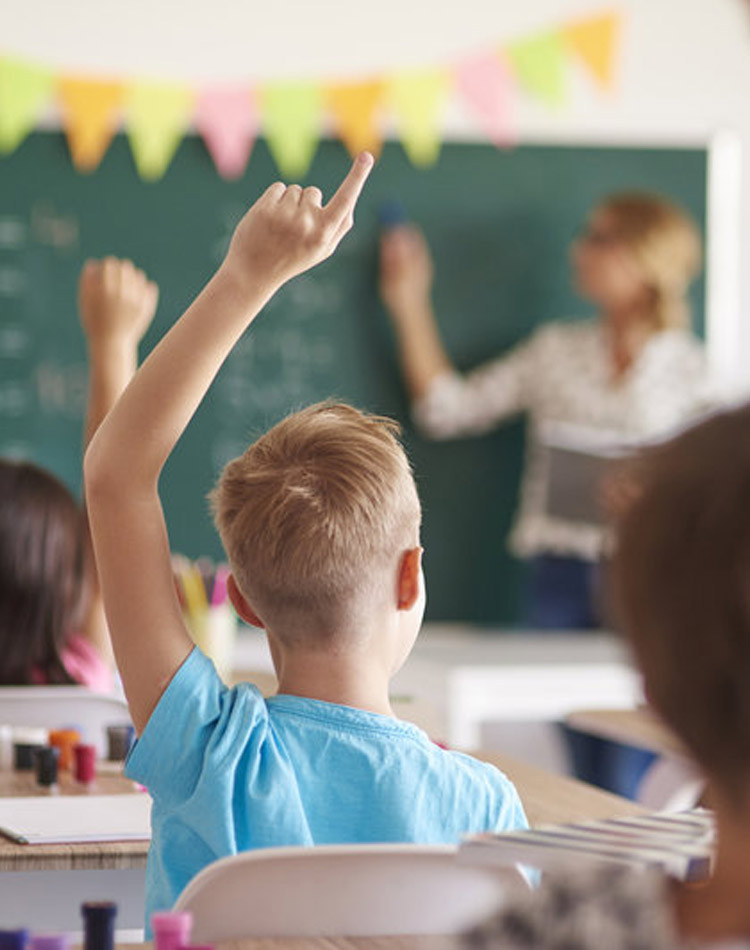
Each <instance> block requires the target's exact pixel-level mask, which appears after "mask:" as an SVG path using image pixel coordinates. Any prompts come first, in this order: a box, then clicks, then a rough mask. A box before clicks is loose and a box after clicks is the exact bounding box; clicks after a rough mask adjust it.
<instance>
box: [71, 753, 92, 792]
mask: <svg viewBox="0 0 750 950" xmlns="http://www.w3.org/2000/svg"><path fill="white" fill-rule="evenodd" d="M73 756H74V759H75V778H76V782H80V783H81V784H82V785H90V784H91V783H92V782H93V781H94V779H95V778H96V746H94V745H83V744H82V743H79V744H78V745H75V746H73Z"/></svg>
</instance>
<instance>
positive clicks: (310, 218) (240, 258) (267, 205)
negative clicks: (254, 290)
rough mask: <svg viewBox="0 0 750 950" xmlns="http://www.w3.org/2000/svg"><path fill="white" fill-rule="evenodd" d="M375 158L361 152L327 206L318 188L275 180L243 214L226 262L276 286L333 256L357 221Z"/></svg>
mask: <svg viewBox="0 0 750 950" xmlns="http://www.w3.org/2000/svg"><path fill="white" fill-rule="evenodd" d="M373 163H374V161H373V158H372V156H371V155H370V154H369V153H368V152H362V153H361V154H360V155H358V156H357V158H355V160H354V162H353V163H352V167H351V169H350V170H349V173H348V175H347V176H346V178H345V179H344V180H343V182H342V183H341V185H340V186H339V189H338V191H337V192H336V194H335V195H334V196H333V197H332V198H331V200H330V201H329V202H328V204H327V205H324V204H323V195H322V193H321V191H320V189H319V188H315V187H312V188H302V187H300V185H284V184H283V182H275V183H274V184H273V185H271V186H270V187H269V188H267V189H266V191H265V192H264V194H263V195H261V197H260V198H259V199H258V200H257V201H256V202H255V204H254V205H253V206H252V207H251V208H250V210H249V211H248V212H247V214H246V215H245V216H244V217H243V218H242V220H241V221H240V223H239V224H238V225H237V228H236V230H235V232H234V236H233V237H232V241H231V244H230V247H229V252H228V254H227V259H226V261H225V266H226V267H227V268H228V269H229V270H230V271H231V273H232V274H233V276H234V278H235V279H237V280H239V281H240V282H243V281H246V282H247V283H248V284H249V285H256V284H257V282H258V281H259V280H261V281H262V282H263V283H264V284H266V285H267V286H269V287H270V288H273V289H276V287H279V286H281V284H283V283H285V282H286V281H287V280H289V279H290V278H292V277H294V276H295V275H296V274H301V273H302V272H303V271H306V270H309V269H310V268H311V267H314V266H315V265H316V264H319V263H320V262H321V261H323V260H325V259H326V258H327V257H330V255H331V254H333V252H334V251H335V249H336V247H337V245H338V243H339V241H340V240H341V239H342V238H343V237H344V235H345V234H346V233H347V232H348V231H349V230H350V228H351V227H352V224H353V223H354V208H355V206H356V204H357V199H358V198H359V195H360V192H361V191H362V188H363V186H364V183H365V181H366V180H367V176H368V175H369V174H370V171H371V170H372V167H373Z"/></svg>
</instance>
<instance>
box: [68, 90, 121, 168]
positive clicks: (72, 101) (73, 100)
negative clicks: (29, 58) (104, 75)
mask: <svg viewBox="0 0 750 950" xmlns="http://www.w3.org/2000/svg"><path fill="white" fill-rule="evenodd" d="M57 93H58V97H59V99H60V107H61V109H62V115H63V125H64V127H65V135H66V136H67V139H68V148H69V149H70V154H71V156H72V158H73V164H74V165H75V167H76V168H77V169H78V170H79V171H83V172H90V171H93V170H94V169H95V168H96V167H97V166H98V165H99V163H100V162H101V160H102V158H103V157H104V153H105V152H106V151H107V148H108V147H109V143H110V142H111V141H112V136H113V135H114V133H115V129H116V128H117V120H118V110H119V108H120V106H121V105H122V99H123V93H124V90H123V87H122V85H121V84H120V83H118V82H102V81H99V80H94V79H81V78H77V77H73V76H66V77H64V78H63V79H61V80H60V81H59V83H58V86H57Z"/></svg>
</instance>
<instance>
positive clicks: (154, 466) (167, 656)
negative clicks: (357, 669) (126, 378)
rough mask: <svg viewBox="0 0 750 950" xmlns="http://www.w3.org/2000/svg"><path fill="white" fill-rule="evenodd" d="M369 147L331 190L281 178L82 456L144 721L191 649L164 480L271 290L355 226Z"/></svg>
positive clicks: (99, 554) (125, 666)
mask: <svg viewBox="0 0 750 950" xmlns="http://www.w3.org/2000/svg"><path fill="white" fill-rule="evenodd" d="M371 167H372V158H371V156H369V155H367V154H366V153H365V154H363V155H360V156H359V157H358V158H357V159H356V160H355V162H354V164H353V165H352V168H351V171H350V172H349V174H348V176H347V177H346V179H345V180H344V182H343V183H342V184H341V186H340V188H339V190H338V191H337V192H336V194H335V195H334V197H333V198H332V199H331V201H330V202H329V203H328V204H327V205H326V206H325V207H323V206H322V205H321V194H320V191H319V190H318V189H317V188H307V189H305V190H304V191H303V190H302V189H301V188H300V187H299V186H298V185H291V186H289V187H286V186H284V185H283V184H282V183H281V182H277V183H276V184H274V185H271V187H270V188H269V189H268V190H267V191H266V192H265V194H264V195H263V196H262V197H261V198H260V199H259V200H258V201H257V202H256V203H255V204H254V205H253V206H252V208H250V210H249V211H248V212H247V214H246V215H245V217H244V218H243V219H242V221H240V223H239V225H238V226H237V229H236V231H235V233H234V236H233V238H232V242H231V245H230V248H229V252H228V254H227V257H226V259H225V260H224V262H223V263H222V265H221V266H220V268H219V270H218V271H217V273H216V274H215V275H214V276H213V277H212V278H211V280H210V281H209V283H208V284H207V285H206V287H205V288H204V289H203V291H201V293H200V294H199V295H198V297H197V298H196V300H195V301H194V302H193V304H192V305H191V306H190V307H189V308H188V310H187V311H186V312H185V314H184V315H183V316H182V317H181V319H180V320H179V321H178V322H177V323H176V324H175V325H174V327H173V328H172V329H171V330H170V332H169V333H168V334H167V335H166V336H165V337H164V339H163V340H162V341H161V343H159V345H158V346H157V347H156V348H155V349H154V351H153V352H152V353H151V355H150V356H149V358H148V359H147V360H146V361H145V363H144V364H143V366H142V367H141V369H140V370H139V371H138V373H137V374H136V376H135V378H134V379H133V381H132V382H131V384H130V385H129V386H128V388H127V390H126V391H125V393H124V394H123V396H122V398H121V399H120V401H119V402H118V403H117V405H116V406H115V408H114V409H113V410H112V411H111V412H110V414H109V416H108V417H107V419H106V420H105V422H104V423H103V424H102V425H101V426H100V428H99V430H98V432H97V434H96V435H95V437H94V439H93V440H92V442H91V445H90V447H89V450H88V452H87V453H86V460H85V476H86V495H87V502H88V506H89V517H90V520H91V530H92V536H93V539H94V550H95V552H96V559H97V564H98V569H99V577H100V581H101V585H102V591H103V594H104V604H105V608H106V611H107V619H108V621H109V628H110V632H111V635H112V641H113V645H114V649H115V656H116V658H117V664H118V667H119V669H120V674H121V676H122V680H123V684H124V686H125V692H126V695H127V698H128V703H129V705H130V711H131V715H132V717H133V722H134V723H135V726H136V729H137V730H138V731H139V732H141V731H142V730H143V728H144V726H145V725H146V723H147V721H148V718H149V716H150V714H151V712H152V710H153V708H154V706H155V705H156V703H157V701H158V700H159V697H160V696H161V694H162V692H163V691H164V689H165V688H166V686H167V684H168V683H169V681H170V680H171V678H172V676H173V675H174V674H175V672H176V671H177V670H178V668H179V667H180V665H181V664H182V663H183V661H184V660H185V658H186V657H187V655H188V653H189V652H190V650H191V649H192V641H191V639H190V636H189V634H188V631H187V629H186V628H185V624H184V622H183V620H182V615H181V612H180V607H179V604H178V602H177V598H176V594H175V590H174V585H173V580H172V569H171V563H170V553H169V542H168V539H167V532H166V527H165V523H164V515H163V512H162V509H161V504H160V502H159V496H158V493H157V482H158V479H159V474H160V472H161V469H162V467H163V466H164V463H165V462H166V460H167V457H168V456H169V453H170V452H171V451H172V448H173V447H174V445H175V443H176V442H177V440H178V439H179V437H180V435H181V434H182V432H183V430H184V429H185V427H186V426H187V424H188V422H189V421H190V418H191V417H192V415H193V413H194V412H195V410H196V409H197V408H198V406H199V404H200V402H201V400H202V399H203V396H204V395H205V393H206V390H207V389H208V387H209V386H210V384H211V382H212V380H213V379H214V377H215V375H216V373H217V372H218V370H219V368H220V367H221V364H222V363H223V361H224V360H225V359H226V357H227V356H228V354H229V353H230V351H231V349H232V347H233V346H234V344H235V343H236V342H237V340H238V339H239V338H240V336H241V335H242V333H243V332H244V331H245V329H246V328H247V327H248V326H249V324H250V323H251V322H252V320H253V318H254V317H255V316H256V315H257V313H258V312H259V311H260V309H261V308H262V307H263V306H264V304H265V303H266V302H267V301H268V300H269V299H270V297H271V296H272V295H273V294H274V293H275V292H276V290H278V288H279V287H280V286H281V285H282V284H284V283H285V282H286V281H287V280H289V279H290V278H291V277H294V276H295V275H296V274H299V273H302V272H303V271H305V270H308V269H309V268H311V267H313V266H314V265H315V264H317V263H319V262H320V261H322V260H324V259H325V258H327V257H329V256H330V255H331V254H332V253H333V251H334V250H335V248H336V246H337V244H338V243H339V241H340V240H341V238H342V237H343V236H344V235H345V234H346V233H347V231H348V230H349V229H350V228H351V226H352V223H353V213H354V207H355V205H356V202H357V198H358V196H359V193H360V191H361V190H362V187H363V185H364V182H365V179H366V178H367V176H368V174H369V172H370V169H371Z"/></svg>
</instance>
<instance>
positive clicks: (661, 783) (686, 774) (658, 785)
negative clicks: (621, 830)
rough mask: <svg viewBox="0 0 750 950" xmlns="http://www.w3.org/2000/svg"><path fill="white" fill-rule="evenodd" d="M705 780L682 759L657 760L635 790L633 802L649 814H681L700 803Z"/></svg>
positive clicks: (660, 758) (678, 757) (690, 763)
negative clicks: (679, 812)
mask: <svg viewBox="0 0 750 950" xmlns="http://www.w3.org/2000/svg"><path fill="white" fill-rule="evenodd" d="M705 790H706V780H705V778H704V777H703V776H702V775H701V774H700V772H699V771H698V769H697V768H696V767H695V766H694V765H693V763H692V762H690V761H689V760H688V759H686V758H684V757H683V756H677V755H663V756H658V757H657V758H656V760H655V761H654V764H653V765H652V766H651V767H650V768H649V769H648V771H647V772H646V774H645V775H644V776H643V778H642V779H641V782H640V784H639V786H638V793H637V795H636V801H638V802H640V804H641V805H645V806H646V807H647V808H649V809H651V810H653V811H685V810H687V809H688V808H695V807H696V805H698V804H699V803H700V800H701V798H702V797H703V793H704V792H705Z"/></svg>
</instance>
